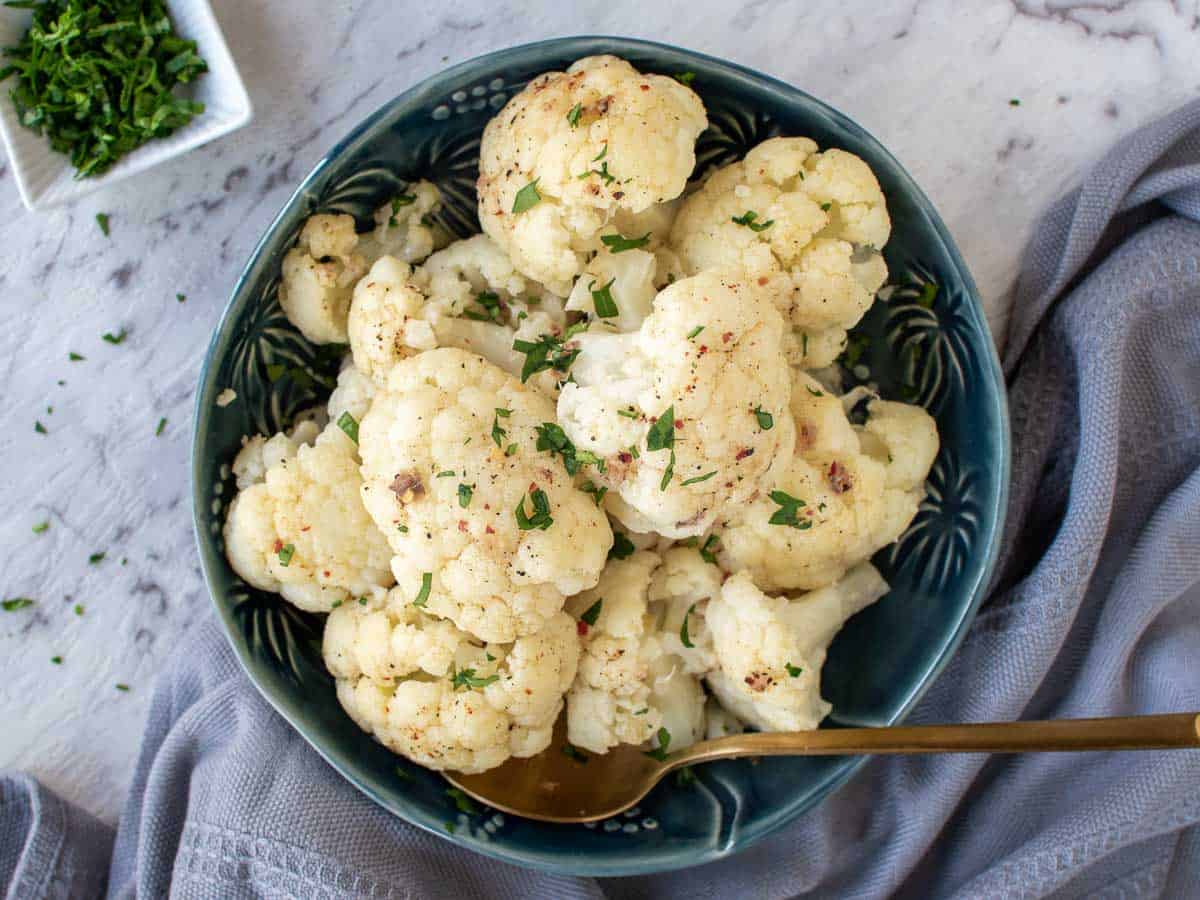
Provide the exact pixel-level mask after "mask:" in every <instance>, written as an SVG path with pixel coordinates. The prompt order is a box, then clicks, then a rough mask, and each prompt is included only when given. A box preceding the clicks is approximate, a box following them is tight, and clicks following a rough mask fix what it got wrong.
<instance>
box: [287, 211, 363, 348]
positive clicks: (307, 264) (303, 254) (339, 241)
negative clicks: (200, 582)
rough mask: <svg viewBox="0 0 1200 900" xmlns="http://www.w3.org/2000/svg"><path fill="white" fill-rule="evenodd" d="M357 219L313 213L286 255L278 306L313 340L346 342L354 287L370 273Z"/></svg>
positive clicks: (321, 342) (289, 319)
mask: <svg viewBox="0 0 1200 900" xmlns="http://www.w3.org/2000/svg"><path fill="white" fill-rule="evenodd" d="M357 247H358V235H357V234H356V233H355V231H354V217H353V216H347V215H331V214H328V213H320V214H318V215H315V216H310V217H309V219H308V221H307V222H305V223H304V227H303V228H302V229H301V230H300V237H299V238H298V239H297V241H296V246H295V247H293V248H292V249H291V250H289V251H288V252H287V255H286V256H284V258H283V269H282V274H281V276H280V281H279V305H280V306H281V307H283V312H284V314H285V315H286V316H287V317H288V321H290V322H291V323H292V324H293V325H295V326H296V327H297V328H298V329H300V333H301V334H303V335H304V336H305V337H306V338H308V339H309V340H310V341H312V342H313V343H314V344H344V343H345V342H346V315H347V313H348V312H349V309H350V297H351V293H350V292H351V290H352V289H353V288H354V284H355V282H357V281H358V279H359V278H361V277H362V276H363V275H364V274H365V273H366V271H367V260H366V258H365V257H364V256H363V255H362V253H360V252H358V250H357Z"/></svg>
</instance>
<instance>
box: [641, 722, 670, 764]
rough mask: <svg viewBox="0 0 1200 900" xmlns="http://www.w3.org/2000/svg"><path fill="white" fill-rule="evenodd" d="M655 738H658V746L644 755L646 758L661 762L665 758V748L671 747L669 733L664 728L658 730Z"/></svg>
mask: <svg viewBox="0 0 1200 900" xmlns="http://www.w3.org/2000/svg"><path fill="white" fill-rule="evenodd" d="M656 736H657V737H658V746H657V747H655V748H654V749H653V750H647V751H645V753H646V755H647V756H649V757H651V758H653V759H657V760H658V761H659V762H662V761H663V760H664V759H666V758H667V748H668V747H669V746H671V732H669V731H667V729H665V728H660V729H658V734H657V735H656Z"/></svg>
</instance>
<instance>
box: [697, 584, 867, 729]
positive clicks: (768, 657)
mask: <svg viewBox="0 0 1200 900" xmlns="http://www.w3.org/2000/svg"><path fill="white" fill-rule="evenodd" d="M887 590H888V586H887V583H886V582H885V581H884V580H883V578H882V577H880V575H879V572H877V571H876V570H875V567H874V566H872V565H871V564H870V563H861V564H859V565H858V566H856V567H855V568H853V569H851V570H850V571H849V572H847V573H846V577H845V578H844V579H842V580H841V581H839V582H838V583H837V584H834V585H830V586H829V587H824V588H821V589H819V590H816V591H811V592H810V593H807V594H801V595H800V596H798V597H795V598H789V597H769V596H767V595H766V594H764V593H763V592H762V591H760V590H759V589H758V588H756V587H755V586H754V582H753V581H751V580H750V577H749V575H747V574H746V573H745V572H739V573H738V574H737V575H734V576H733V577H732V578H730V579H729V580H728V581H726V582H725V586H724V587H723V588H722V590H721V593H720V595H719V596H717V597H714V598H713V599H712V600H710V601H709V604H708V612H707V617H708V625H709V628H710V629H711V630H712V635H713V647H714V649H715V651H716V656H717V661H718V663H719V666H720V667H719V668H718V669H717V670H716V671H714V672H711V673H709V675H708V684H709V686H710V687H711V688H712V690H713V692H714V693H715V694H716V696H717V699H719V700H720V701H721V705H722V706H724V707H725V708H726V709H727V710H728V711H729V712H731V713H733V714H734V715H735V716H737V717H738V718H739V719H741V720H742V721H743V722H746V723H747V724H750V725H753V726H755V727H756V728H759V729H762V730H763V731H808V730H811V729H813V728H816V727H817V726H818V725H819V724H820V722H821V720H822V719H824V718H825V716H827V715H828V714H829V710H830V705H829V704H828V703H827V702H825V701H824V700H823V699H821V667H822V666H823V665H824V664H825V652H826V650H827V649H828V647H829V644H830V642H831V641H832V640H833V637H834V635H836V634H837V633H838V631H839V630H841V627H842V625H843V624H845V622H846V620H847V619H849V618H850V617H851V616H852V615H854V614H855V613H857V612H858V611H859V610H861V609H864V608H865V607H867V606H869V605H870V604H872V603H874V602H875V601H876V600H878V599H879V598H880V597H882V596H883V595H884V594H886V593H887Z"/></svg>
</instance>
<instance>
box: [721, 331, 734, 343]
mask: <svg viewBox="0 0 1200 900" xmlns="http://www.w3.org/2000/svg"><path fill="white" fill-rule="evenodd" d="M731 340H733V332H732V331H727V332H725V333H724V334H723V335H721V341H722V343H726V344H728V343H729V342H730V341H731Z"/></svg>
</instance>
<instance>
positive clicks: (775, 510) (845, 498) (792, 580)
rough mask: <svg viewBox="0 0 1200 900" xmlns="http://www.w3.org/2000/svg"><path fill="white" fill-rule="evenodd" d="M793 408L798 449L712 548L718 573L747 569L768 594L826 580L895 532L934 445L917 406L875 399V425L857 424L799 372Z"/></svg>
mask: <svg viewBox="0 0 1200 900" xmlns="http://www.w3.org/2000/svg"><path fill="white" fill-rule="evenodd" d="M791 405H792V415H793V416H794V418H795V429H796V455H795V457H794V458H793V459H792V460H791V462H790V464H788V465H785V466H783V467H781V468H780V470H779V471H778V473H777V474H776V477H775V479H774V484H773V486H772V490H771V491H769V492H766V491H764V493H763V494H762V495H761V496H759V497H758V498H756V499H755V500H753V501H752V502H750V503H748V504H746V505H745V506H743V507H742V508H741V509H740V510H738V511H737V512H736V514H735V515H733V516H731V517H730V519H729V521H728V523H727V526H726V527H725V528H723V529H722V531H721V545H720V550H719V551H718V558H719V559H720V561H721V564H722V565H723V566H724V567H725V568H726V569H728V570H730V571H738V570H741V569H745V570H748V571H749V573H750V575H751V576H752V577H753V579H754V582H755V584H757V585H759V586H760V587H761V588H763V589H764V590H768V591H777V590H790V589H796V588H799V589H802V590H812V589H814V588H819V587H824V586H825V585H829V584H833V583H834V582H835V581H837V580H838V579H839V578H841V577H842V575H843V574H844V573H845V572H846V570H847V569H849V568H850V567H851V566H853V565H854V564H855V563H857V562H859V561H860V560H864V559H867V558H869V557H870V556H871V555H872V554H873V553H875V552H876V551H877V550H879V549H880V548H882V547H885V546H887V545H888V544H890V543H892V542H893V541H895V540H896V539H897V538H899V537H900V535H901V534H902V533H903V531H904V529H905V528H907V527H908V524H909V523H910V522H911V521H912V519H913V517H914V516H915V515H916V513H917V507H918V506H919V504H920V502H921V498H922V497H923V496H924V480H925V476H926V475H927V474H928V472H929V467H930V465H932V463H933V458H934V456H935V455H936V453H937V446H938V442H937V430H936V427H935V426H934V423H933V420H932V419H931V418H930V416H929V414H928V413H926V412H925V411H924V410H920V409H919V408H917V407H909V406H906V405H905V404H892V403H889V404H886V405H884V404H881V401H874V402H873V403H872V404H871V405H870V406H869V407H868V413H869V415H871V416H874V415H876V414H878V415H880V416H881V418H880V421H878V422H877V423H876V424H875V425H874V426H872V425H871V424H870V418H869V419H868V424H867V426H866V428H864V429H861V430H860V429H856V428H854V427H853V426H852V425H851V424H850V422H849V420H848V419H847V418H846V414H845V412H844V411H843V409H842V402H841V400H840V399H839V398H837V397H836V396H833V395H831V394H829V393H828V392H826V391H825V390H824V389H823V388H822V386H821V385H820V383H819V382H817V381H816V380H815V379H813V378H811V377H809V376H808V375H805V374H803V373H800V374H799V375H798V381H797V385H796V387H795V389H794V390H793V391H792V404H791ZM898 407H899V408H900V409H897V408H898Z"/></svg>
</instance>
